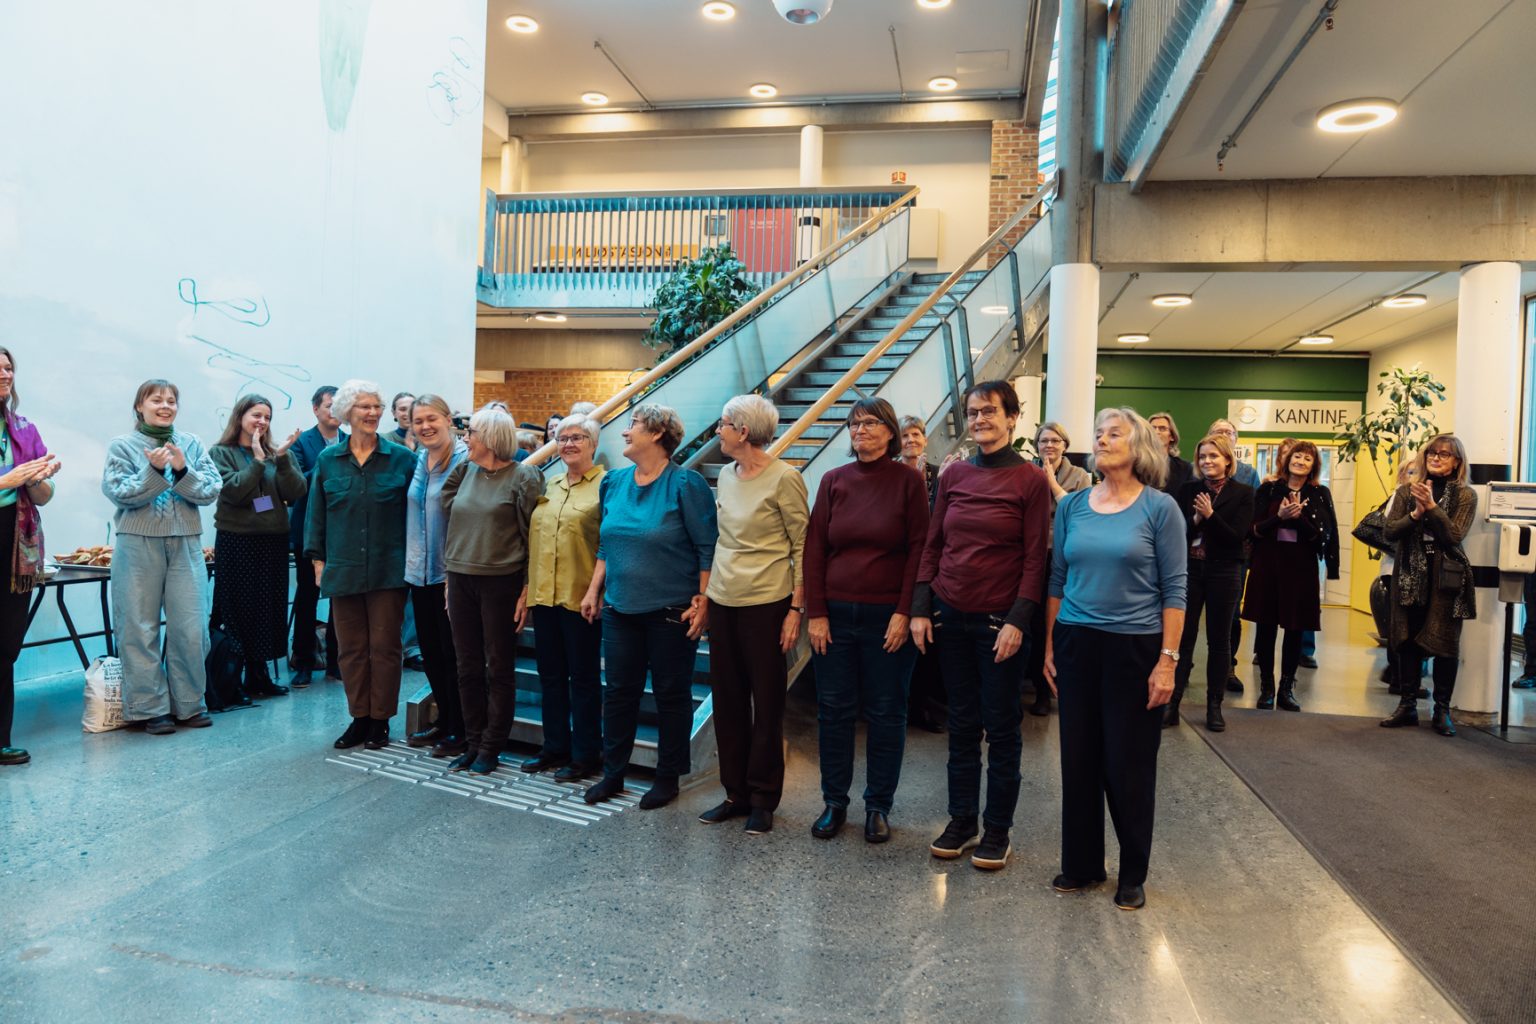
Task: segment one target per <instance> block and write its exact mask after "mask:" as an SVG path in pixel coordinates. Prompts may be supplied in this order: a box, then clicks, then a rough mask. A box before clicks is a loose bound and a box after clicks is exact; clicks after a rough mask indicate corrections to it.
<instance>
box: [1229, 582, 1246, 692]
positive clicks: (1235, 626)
mask: <svg viewBox="0 0 1536 1024" xmlns="http://www.w3.org/2000/svg"><path fill="white" fill-rule="evenodd" d="M1239 570H1240V571H1239V572H1238V574H1237V603H1236V604H1234V605H1233V606H1232V646H1231V647H1229V648H1228V650H1230V651H1231V652H1232V667H1233V668H1237V652H1238V650H1239V649H1240V648H1241V647H1242V646H1243V616H1242V615H1241V612H1242V610H1243V587H1245V586H1247V585H1248V563H1247V562H1244V563H1243V564H1242V565H1241V566H1239ZM1230 674H1231V673H1230V672H1229V673H1228V675H1230ZM1223 682H1225V681H1223Z"/></svg>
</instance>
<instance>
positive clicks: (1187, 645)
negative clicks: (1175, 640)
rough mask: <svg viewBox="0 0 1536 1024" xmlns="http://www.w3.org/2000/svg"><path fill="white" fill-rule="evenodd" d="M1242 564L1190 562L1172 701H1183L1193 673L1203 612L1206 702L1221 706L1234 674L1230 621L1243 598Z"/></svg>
mask: <svg viewBox="0 0 1536 1024" xmlns="http://www.w3.org/2000/svg"><path fill="white" fill-rule="evenodd" d="M1242 586H1243V565H1242V563H1241V562H1210V561H1206V560H1205V559H1203V558H1191V559H1190V560H1189V595H1188V600H1187V603H1186V605H1185V609H1184V634H1183V636H1181V637H1180V638H1179V667H1178V670H1177V671H1176V672H1175V673H1174V677H1173V699H1174V700H1180V699H1182V698H1183V696H1184V690H1185V688H1186V687H1187V686H1188V685H1189V675H1190V672H1192V671H1193V670H1194V660H1193V656H1194V653H1195V641H1196V640H1198V639H1199V638H1200V612H1201V610H1202V609H1203V610H1204V611H1205V700H1206V703H1208V704H1210V703H1215V704H1220V703H1221V699H1222V697H1223V695H1225V693H1226V690H1227V675H1228V674H1229V673H1230V672H1231V671H1232V649H1231V648H1230V647H1228V646H1227V645H1228V644H1229V643H1230V642H1231V640H1232V629H1231V621H1232V618H1233V616H1235V615H1236V614H1237V604H1238V598H1240V597H1241V596H1242Z"/></svg>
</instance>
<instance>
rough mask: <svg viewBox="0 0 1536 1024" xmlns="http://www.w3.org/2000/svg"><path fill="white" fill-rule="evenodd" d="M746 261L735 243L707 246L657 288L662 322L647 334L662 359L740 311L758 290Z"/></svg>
mask: <svg viewBox="0 0 1536 1024" xmlns="http://www.w3.org/2000/svg"><path fill="white" fill-rule="evenodd" d="M746 269H747V267H746V264H744V263H742V262H741V260H739V259H737V258H736V254H735V253H734V252H732V251H731V247H730V246H729V245H722V246H719V247H718V248H714V249H705V250H704V251H702V252H701V253H699V257H698V259H693V260H684V261H683V262H682V264H680V265H679V266H678V268H677V270H676V271H674V272H673V274H672V276H671V277H669V278H667V279H666V280H665V281H663V282H662V283H661V287H659V288H657V289H656V294H655V296H653V297H652V299H651V305H652V306H654V307H655V309H656V321H655V322H654V323H652V324H651V326H650V329H649V330H647V331H646V332H645V336H644V337H643V338H641V340H642V341H643V342H645V344H646V345H648V346H649V347H651V348H654V349H656V361H657V362H658V363H659V362H661V361H662V360H663V359H666V358H667V357H668V356H669V355H671V354H672V353H673V352H676V351H677V350H678V349H680V348H682V347H683V346H685V345H687V344H689V343H690V342H692V341H693V340H694V339H695V338H697V337H698V336H699V335H701V334H703V333H704V332H705V331H707V330H709V329H710V328H711V327H713V326H715V325H716V324H718V323H719V322H720V321H721V320H724V319H725V318H726V317H728V316H730V315H731V314H732V313H734V312H735V311H736V310H737V309H738V308H740V306H741V305H742V303H744V302H746V301H747V300H748V299H750V298H752V296H754V295H756V294H757V291H758V289H757V286H756V285H754V284H753V283H752V282H751V281H749V280H747V277H746Z"/></svg>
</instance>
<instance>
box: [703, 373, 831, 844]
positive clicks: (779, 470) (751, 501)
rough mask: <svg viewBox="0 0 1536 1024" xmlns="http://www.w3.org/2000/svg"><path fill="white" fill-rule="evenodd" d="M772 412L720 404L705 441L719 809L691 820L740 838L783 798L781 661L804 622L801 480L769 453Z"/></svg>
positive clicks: (746, 403)
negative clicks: (715, 445) (712, 533)
mask: <svg viewBox="0 0 1536 1024" xmlns="http://www.w3.org/2000/svg"><path fill="white" fill-rule="evenodd" d="M778 426H779V410H778V409H777V408H776V407H775V406H774V404H773V403H772V402H770V401H768V399H766V398H764V397H762V396H761V395H737V396H736V397H735V398H733V399H731V400H730V401H728V402H726V403H725V408H724V409H723V410H721V413H720V423H719V425H718V426H717V427H716V428H715V434H716V436H718V437H719V438H720V450H721V452H723V453H724V454H725V456H726V457H727V458H729V459H730V460H731V461H730V462H729V463H727V464H726V466H725V468H724V469H722V470H721V471H720V479H719V481H718V482H717V488H718V489H717V491H716V502H715V504H716V508H717V513H716V514H717V516H718V522H719V531H720V533H719V540H718V541H717V542H716V544H715V558H714V563H713V565H712V567H711V569H710V573H709V587H708V589H707V590H706V594H707V595H708V597H709V689H710V692H711V693H712V694H713V695H714V709H715V715H714V718H715V743H716V745H717V746H718V748H719V751H720V784H721V786H723V787H724V788H725V802H724V803H721V804H720V805H719V806H717V807H715V808H713V809H712V810H709V811H706V812H704V813H703V814H702V815H700V816H699V820H700V821H702V822H705V823H706V824H718V823H719V822H722V821H727V820H729V819H731V818H734V817H739V816H743V815H744V816H745V817H746V819H747V821H746V832H747V834H748V835H762V834H763V833H765V832H769V831H771V830H772V829H773V812H774V811H775V810H777V809H778V806H779V799H780V797H782V796H783V793H784V694H785V690H786V689H787V688H788V685H789V666H788V664H787V663H786V662H785V660H784V656H785V655H786V654H788V653H789V652H790V650H791V649H793V648H794V646H795V643H796V641H798V640H799V639H800V628H801V620H802V618H803V616H804V615H805V579H804V576H805V527H806V523H807V522H808V521H809V519H810V515H811V513H810V508H809V507H808V505H807V502H806V491H805V478H804V477H802V476H801V475H800V473H799V471H798V470H796V469H795V468H794V467H792V466H790V465H789V464H788V463H786V462H784V461H783V460H782V459H776V458H774V457H773V456H771V455H769V454H768V452H767V451H766V450H765V449H766V448H767V447H768V445H769V444H771V443H772V442H773V435H774V432H775V431H777V430H778Z"/></svg>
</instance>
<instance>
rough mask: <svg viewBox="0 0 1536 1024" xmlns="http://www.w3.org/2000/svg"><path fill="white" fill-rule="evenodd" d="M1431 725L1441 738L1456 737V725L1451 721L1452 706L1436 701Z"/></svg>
mask: <svg viewBox="0 0 1536 1024" xmlns="http://www.w3.org/2000/svg"><path fill="white" fill-rule="evenodd" d="M1429 724H1430V725H1431V726H1433V727H1434V730H1435V732H1437V733H1439V734H1440V735H1441V736H1455V735H1456V723H1455V722H1453V721H1451V705H1450V704H1448V703H1445V702H1443V701H1438V700H1437V701H1435V710H1434V713H1433V714H1432V715H1430V718H1429Z"/></svg>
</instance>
